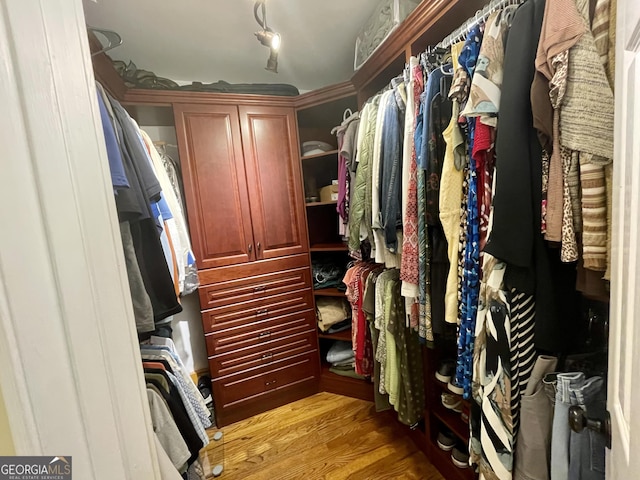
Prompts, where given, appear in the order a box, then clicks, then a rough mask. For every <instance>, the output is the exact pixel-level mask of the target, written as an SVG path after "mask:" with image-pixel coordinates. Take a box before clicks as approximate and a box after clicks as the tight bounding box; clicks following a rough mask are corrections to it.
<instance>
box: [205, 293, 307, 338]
mask: <svg viewBox="0 0 640 480" xmlns="http://www.w3.org/2000/svg"><path fill="white" fill-rule="evenodd" d="M310 309H313V293H312V291H311V289H306V290H298V291H296V292H289V293H282V294H280V295H271V296H268V297H263V298H256V299H253V300H249V301H246V302H238V303H234V304H230V305H226V306H224V307H219V308H212V309H210V310H205V311H204V312H202V324H203V327H204V331H205V333H210V332H217V331H220V330H223V329H227V328H234V327H238V326H242V325H248V324H251V323H254V322H256V321H258V320H268V319H271V318H275V317H279V316H282V315H287V314H290V313H296V312H300V311H303V310H310Z"/></svg>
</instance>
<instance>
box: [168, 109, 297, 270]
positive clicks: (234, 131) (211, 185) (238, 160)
mask: <svg viewBox="0 0 640 480" xmlns="http://www.w3.org/2000/svg"><path fill="white" fill-rule="evenodd" d="M174 113H175V116H176V128H177V134H178V138H179V143H180V158H181V159H182V165H183V175H184V183H185V190H186V192H185V193H186V197H187V199H186V201H187V208H188V212H189V221H190V230H191V235H192V238H193V243H194V250H195V254H196V257H197V261H198V266H199V268H201V269H203V268H215V267H220V266H224V265H234V264H238V263H246V262H251V261H254V260H260V259H268V258H276V257H282V256H286V255H294V254H299V253H304V252H306V251H307V250H308V245H307V235H306V231H305V217H304V206H303V199H302V197H303V195H302V187H301V184H300V178H301V175H300V166H299V163H298V155H297V134H296V128H295V116H294V111H293V108H286V107H260V106H240V107H236V106H234V105H200V104H176V105H175V106H174Z"/></svg>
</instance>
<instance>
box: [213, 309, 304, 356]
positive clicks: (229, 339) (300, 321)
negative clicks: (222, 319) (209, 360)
mask: <svg viewBox="0 0 640 480" xmlns="http://www.w3.org/2000/svg"><path fill="white" fill-rule="evenodd" d="M307 330H315V312H314V311H313V310H305V311H303V312H296V313H292V314H289V315H283V316H281V317H275V318H269V319H264V320H257V321H255V322H252V323H249V324H245V325H240V326H238V327H234V328H228V329H224V330H220V331H217V332H215V333H208V334H206V335H205V340H206V342H207V353H208V355H209V356H213V355H222V354H225V353H231V352H234V351H236V350H238V349H241V348H248V347H253V346H259V345H264V344H265V343H267V342H271V341H273V340H277V339H278V338H280V337H285V336H290V335H294V334H297V333H302V332H306V331H307Z"/></svg>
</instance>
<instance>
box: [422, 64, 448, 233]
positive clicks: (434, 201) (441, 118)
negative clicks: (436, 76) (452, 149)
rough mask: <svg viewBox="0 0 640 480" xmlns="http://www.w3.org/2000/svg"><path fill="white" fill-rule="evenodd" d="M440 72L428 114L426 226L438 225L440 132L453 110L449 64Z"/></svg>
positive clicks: (442, 145) (442, 152)
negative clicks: (437, 88)
mask: <svg viewBox="0 0 640 480" xmlns="http://www.w3.org/2000/svg"><path fill="white" fill-rule="evenodd" d="M441 71H442V72H443V73H444V74H443V76H442V77H441V78H440V89H439V90H438V91H436V94H435V95H434V97H433V98H432V99H431V104H430V109H431V111H430V112H429V126H428V128H429V130H428V131H429V141H428V145H429V150H428V151H427V173H426V175H427V177H426V182H425V183H426V185H425V187H426V188H425V195H426V199H427V204H426V207H425V212H426V222H427V225H440V177H442V165H443V164H444V156H445V152H446V149H447V144H446V142H445V141H444V137H443V136H442V132H444V131H445V130H446V129H447V127H448V126H449V122H450V121H451V114H452V109H453V102H452V101H451V100H450V99H449V96H448V95H447V93H448V92H449V89H450V88H451V81H452V79H453V75H452V73H449V72H451V64H450V63H447V64H446V65H443V66H442V67H441Z"/></svg>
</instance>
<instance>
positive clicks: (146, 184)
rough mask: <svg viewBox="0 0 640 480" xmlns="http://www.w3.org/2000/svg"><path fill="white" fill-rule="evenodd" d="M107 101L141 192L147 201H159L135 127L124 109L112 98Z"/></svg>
mask: <svg viewBox="0 0 640 480" xmlns="http://www.w3.org/2000/svg"><path fill="white" fill-rule="evenodd" d="M109 101H110V102H111V108H112V110H113V113H114V115H115V117H116V121H117V122H118V123H119V124H120V127H121V128H122V133H123V135H122V136H121V137H120V141H121V142H123V143H124V148H126V150H127V151H128V152H129V155H130V156H131V161H132V162H133V166H134V168H135V170H136V175H137V176H138V179H139V181H140V185H141V186H142V189H143V192H144V194H145V196H146V198H147V199H148V201H150V202H157V201H158V200H160V192H161V191H162V189H161V188H160V183H159V182H158V179H157V177H156V174H155V173H154V172H153V169H152V168H151V164H150V163H149V160H148V158H149V155H148V153H147V151H146V147H145V146H144V145H143V144H142V140H141V139H140V136H139V135H138V132H137V131H136V127H135V125H134V124H133V122H132V120H131V118H130V117H129V114H128V113H127V112H126V110H125V109H124V107H123V106H122V105H120V103H119V102H117V101H116V100H114V99H113V98H112V97H109Z"/></svg>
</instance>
